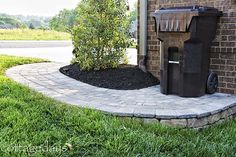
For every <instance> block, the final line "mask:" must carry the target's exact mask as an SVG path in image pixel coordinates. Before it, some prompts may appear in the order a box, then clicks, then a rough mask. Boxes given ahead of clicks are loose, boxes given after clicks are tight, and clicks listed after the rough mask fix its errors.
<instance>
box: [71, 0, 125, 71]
mask: <svg viewBox="0 0 236 157" xmlns="http://www.w3.org/2000/svg"><path fill="white" fill-rule="evenodd" d="M76 11H77V14H78V15H79V16H78V19H77V24H76V26H75V27H74V29H73V31H72V39H73V44H74V47H75V49H74V52H73V53H74V56H75V59H74V61H75V62H78V63H79V65H80V67H81V68H82V69H84V70H99V69H105V68H116V67H118V65H119V63H121V62H122V60H123V58H125V55H126V53H125V50H126V48H127V47H128V46H129V44H130V40H129V35H128V30H129V29H128V28H129V21H128V15H127V6H126V2H125V0H82V1H81V3H80V4H79V5H78V7H77V8H76Z"/></svg>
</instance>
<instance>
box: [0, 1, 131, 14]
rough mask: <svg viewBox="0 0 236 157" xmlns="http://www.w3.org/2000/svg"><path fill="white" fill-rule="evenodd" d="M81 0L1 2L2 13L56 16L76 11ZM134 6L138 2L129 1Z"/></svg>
mask: <svg viewBox="0 0 236 157" xmlns="http://www.w3.org/2000/svg"><path fill="white" fill-rule="evenodd" d="M79 1H80V0H1V1H0V13H6V14H10V15H19V14H20V15H37V16H54V15H56V14H58V13H59V11H60V10H62V9H64V8H65V9H74V8H75V7H76V5H77V4H78V3H79ZM128 1H129V3H130V5H131V6H133V5H134V3H135V1H136V0H128Z"/></svg>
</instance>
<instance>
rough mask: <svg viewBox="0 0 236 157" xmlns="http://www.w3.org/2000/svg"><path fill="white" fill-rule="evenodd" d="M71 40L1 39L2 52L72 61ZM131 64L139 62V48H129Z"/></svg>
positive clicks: (64, 61)
mask: <svg viewBox="0 0 236 157" xmlns="http://www.w3.org/2000/svg"><path fill="white" fill-rule="evenodd" d="M72 50H73V45H72V42H71V41H0V54H6V55H12V56H22V57H35V58H43V59H47V60H50V61H54V62H61V63H70V61H71V59H72V58H73V55H72ZM127 56H128V59H129V64H134V65H136V64H137V50H136V49H132V48H131V49H127Z"/></svg>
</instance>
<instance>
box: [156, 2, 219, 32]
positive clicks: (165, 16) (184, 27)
mask: <svg viewBox="0 0 236 157" xmlns="http://www.w3.org/2000/svg"><path fill="white" fill-rule="evenodd" d="M221 15H222V12H221V11H218V9H216V8H213V7H203V6H188V7H171V8H161V9H160V10H156V11H155V13H153V14H152V16H153V17H154V18H155V21H156V27H157V28H156V29H157V31H158V32H159V31H160V32H187V31H188V30H189V27H190V24H191V21H192V19H193V17H196V16H211V17H216V16H221Z"/></svg>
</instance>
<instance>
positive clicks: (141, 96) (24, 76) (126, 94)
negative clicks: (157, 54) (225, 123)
mask: <svg viewBox="0 0 236 157" xmlns="http://www.w3.org/2000/svg"><path fill="white" fill-rule="evenodd" d="M62 66H63V64H62V63H37V64H29V65H21V66H17V67H13V68H11V69H9V70H7V72H6V75H7V76H8V77H10V78H12V79H13V80H15V81H16V82H19V83H21V84H24V85H26V86H29V87H30V88H32V89H35V90H36V91H39V92H41V93H43V94H45V95H47V96H49V97H52V98H54V99H56V100H60V101H63V102H66V103H70V104H73V105H78V106H80V107H89V108H94V109H98V110H101V111H104V112H106V113H111V114H114V115H118V116H128V117H138V118H145V121H153V120H152V119H157V120H158V121H159V122H161V123H163V124H170V125H174V126H176V125H177V126H183V127H186V126H187V127H193V128H199V127H204V126H206V125H209V124H214V123H216V122H217V121H220V120H222V119H227V118H228V117H230V116H233V115H234V114H235V113H236V107H235V106H236V96H234V95H230V94H222V93H216V94H214V95H205V96H203V97H200V98H181V97H178V96H175V95H168V96H167V95H163V94H161V93H160V87H159V86H153V87H149V88H145V89H140V90H112V89H104V88H98V87H94V86H91V85H88V84H85V83H82V82H79V81H76V80H74V79H71V78H69V77H67V76H65V75H63V74H61V73H60V72H59V68H60V67H62ZM148 119H150V120H148Z"/></svg>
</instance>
